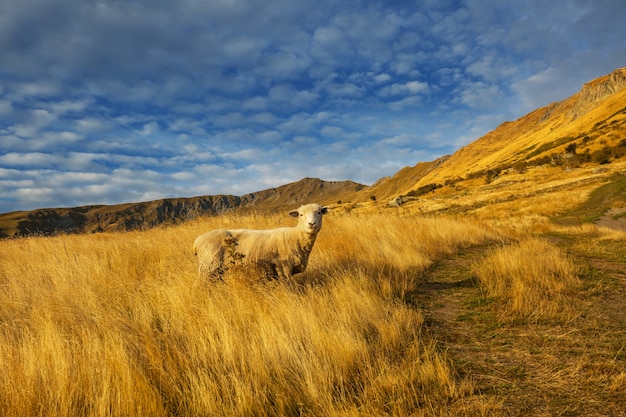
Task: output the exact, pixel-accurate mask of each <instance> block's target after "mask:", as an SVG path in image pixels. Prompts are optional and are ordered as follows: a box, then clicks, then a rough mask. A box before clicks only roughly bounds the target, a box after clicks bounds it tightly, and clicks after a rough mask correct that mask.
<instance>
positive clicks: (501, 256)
mask: <svg viewBox="0 0 626 417" xmlns="http://www.w3.org/2000/svg"><path fill="white" fill-rule="evenodd" d="M473 269H474V272H475V274H476V276H477V277H478V279H479V281H480V284H481V286H482V287H483V288H484V290H485V292H486V294H487V295H488V296H490V297H494V298H496V299H497V300H499V301H500V303H499V304H498V306H499V307H500V319H501V320H502V321H515V320H523V321H529V322H533V321H538V320H554V319H559V320H561V319H564V320H567V319H569V318H571V317H573V316H575V312H574V309H573V308H572V307H571V303H570V302H569V300H568V299H567V293H568V292H571V291H572V290H573V289H575V288H576V287H578V286H579V285H580V282H579V279H578V277H577V274H578V272H579V271H578V268H577V267H576V265H575V264H574V263H573V262H572V260H571V259H569V258H568V257H567V256H566V254H565V253H563V252H562V251H561V250H560V249H559V248H557V247H556V246H554V245H552V244H550V243H548V242H546V241H545V240H541V239H537V238H528V239H525V240H522V241H521V242H519V243H516V244H513V245H510V246H505V247H501V248H499V249H496V250H494V251H492V253H491V254H490V255H489V256H487V257H486V258H485V259H483V260H480V261H478V262H476V263H475V264H474V267H473Z"/></svg>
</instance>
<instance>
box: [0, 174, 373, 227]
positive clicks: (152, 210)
mask: <svg viewBox="0 0 626 417" xmlns="http://www.w3.org/2000/svg"><path fill="white" fill-rule="evenodd" d="M363 187H365V186H364V185H361V184H358V183H355V182H352V181H322V180H320V179H316V178H304V179H302V180H300V181H298V182H294V183H290V184H286V185H283V186H280V187H277V188H270V189H267V190H262V191H258V192H254V193H250V194H245V195H243V196H234V195H218V196H203V197H193V198H168V199H163V200H156V201H149V202H142V203H128V204H117V205H109V206H107V205H97V206H84V207H74V208H50V209H39V210H33V211H28V212H13V213H6V214H2V215H0V237H13V236H26V235H33V234H43V235H49V234H55V233H85V232H103V231H115V230H134V229H141V228H149V227H154V226H157V225H161V224H168V223H170V224H171V223H179V222H183V221H185V220H188V219H191V218H195V217H198V216H207V215H216V214H223V213H226V212H228V211H232V210H239V211H245V210H257V211H275V210H279V209H281V210H288V209H290V208H293V207H297V206H298V205H300V204H303V203H308V202H310V201H318V202H321V203H323V204H326V203H334V202H337V201H339V200H341V199H342V198H344V197H345V196H346V195H353V194H354V193H355V192H357V191H359V190H360V189H362V188H363Z"/></svg>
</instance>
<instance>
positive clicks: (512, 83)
mask: <svg viewBox="0 0 626 417" xmlns="http://www.w3.org/2000/svg"><path fill="white" fill-rule="evenodd" d="M624 12H626V5H625V4H624V3H623V1H621V0H613V1H611V0H599V1H598V0H585V1H583V0H577V1H555V2H548V3H546V2H524V3H523V4H517V3H510V4H508V3H506V2H501V1H496V0H490V1H484V0H480V1H479V0H467V1H445V0H444V1H439V0H438V1H429V0H426V1H418V2H404V1H386V2H371V1H367V2H366V1H362V2H359V1H355V2H335V1H327V0H318V1H308V0H307V1H299V2H293V1H286V0H278V1H271V2H267V1H259V0H222V1H210V2H198V1H194V0H181V1H178V2H171V1H165V0H150V1H148V0H129V1H124V2H119V1H114V0H102V1H83V0H64V1H61V0H20V1H13V0H8V1H4V2H3V5H2V7H1V8H0V61H1V62H2V65H1V66H0V142H1V143H2V146H1V148H0V212H6V211H11V210H27V209H33V208H37V207H51V206H54V207H57V206H75V205H83V204H96V203H105V204H111V203H119V202H128V201H139V200H150V199H156V198H162V197H180V196H192V195H203V194H220V193H228V194H243V193H246V192H251V191H255V190H260V189H264V188H268V187H273V186H277V185H281V184H284V183H287V182H290V181H296V180H298V179H300V178H302V177H305V176H310V177H321V178H323V179H329V180H332V179H338V180H339V179H352V180H355V181H360V182H364V183H372V182H373V181H375V180H376V179H378V178H380V177H382V176H385V175H391V174H393V173H394V172H396V171H397V170H398V169H400V168H401V167H403V166H405V165H413V164H415V163H417V162H419V161H424V160H432V159H434V158H437V157H439V156H441V155H443V154H446V153H451V152H453V151H454V150H456V149H457V148H458V147H460V146H462V145H464V144H466V143H468V142H470V141H473V140H475V139H476V138H477V137H479V136H480V135H482V134H484V133H486V132H487V131H489V130H491V129H493V128H494V127H495V126H497V124H499V123H501V122H502V121H504V120H510V119H513V118H516V117H519V116H521V115H523V114H525V113H526V112H528V111H530V110H532V109H534V108H536V107H539V106H543V105H546V104H548V103H549V102H551V101H556V100H560V99H563V98H565V97H567V96H568V95H570V94H572V93H574V92H575V91H577V90H578V89H579V88H580V86H581V85H582V83H584V82H586V81H588V80H590V79H592V78H595V77H598V76H600V75H603V74H605V73H608V72H610V71H612V70H613V69H615V68H617V67H621V66H624V65H625V63H624V61H623V59H624V57H626V44H625V43H624V42H623V39H625V38H626V29H624V27H625V26H626V25H623V23H622V16H623V15H624Z"/></svg>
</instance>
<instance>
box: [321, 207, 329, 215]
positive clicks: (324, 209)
mask: <svg viewBox="0 0 626 417" xmlns="http://www.w3.org/2000/svg"><path fill="white" fill-rule="evenodd" d="M329 211H330V210H328V207H322V214H328V212H329Z"/></svg>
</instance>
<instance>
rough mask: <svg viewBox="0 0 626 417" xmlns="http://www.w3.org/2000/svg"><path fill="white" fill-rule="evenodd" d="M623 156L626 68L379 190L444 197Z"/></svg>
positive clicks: (388, 195) (383, 193) (401, 173)
mask: <svg viewBox="0 0 626 417" xmlns="http://www.w3.org/2000/svg"><path fill="white" fill-rule="evenodd" d="M624 155H626V68H620V69H617V70H615V71H613V72H612V73H611V74H608V75H605V76H603V77H600V78H598V79H595V80H593V81H591V82H588V83H586V84H585V85H584V86H583V87H582V89H581V90H580V91H579V92H578V93H576V94H574V95H573V96H571V97H569V98H567V99H565V100H563V101H560V102H557V103H552V104H550V105H548V106H545V107H542V108H539V109H537V110H534V111H532V112H531V113H529V114H527V115H525V116H523V117H521V118H519V119H517V120H515V121H513V122H504V123H502V124H501V125H500V126H498V127H497V128H496V129H495V130H493V131H491V132H489V133H487V134H486V135H484V136H483V137H481V138H479V139H477V140H476V141H474V142H472V143H470V144H468V145H467V146H465V147H463V148H461V149H459V150H458V151H457V152H455V153H454V154H453V155H449V156H445V157H442V158H440V159H438V160H436V161H434V162H430V163H419V164H417V165H415V166H414V167H407V168H404V169H402V170H400V171H399V172H398V173H396V174H395V175H394V176H393V177H390V178H386V179H384V180H382V181H381V184H380V185H378V189H379V192H380V194H381V196H382V197H385V198H386V199H393V198H398V197H400V201H402V199H403V198H404V201H407V200H410V199H411V198H412V197H418V196H423V195H429V193H432V194H438V195H444V194H446V191H448V195H449V194H450V192H454V191H455V190H456V191H458V189H459V188H462V187H463V186H471V187H476V185H477V182H476V181H474V182H472V180H475V179H480V180H481V181H482V182H483V183H485V182H491V181H492V180H494V179H496V178H498V177H501V176H502V175H504V174H510V173H513V172H525V171H527V170H529V169H532V168H536V167H544V168H546V167H557V168H560V169H561V170H565V169H575V168H578V167H581V166H583V165H585V164H588V165H596V166H597V165H607V163H609V162H615V161H619V160H620V158H621V157H622V156H624ZM618 165H619V164H618ZM615 166H617V165H615ZM606 170H609V168H608V166H607V167H605V171H606ZM618 171H619V169H618ZM537 180H538V181H541V178H537ZM392 184H393V185H392ZM376 186H377V184H375V185H374V186H372V188H374V187H376ZM366 191H372V192H373V191H374V190H366Z"/></svg>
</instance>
